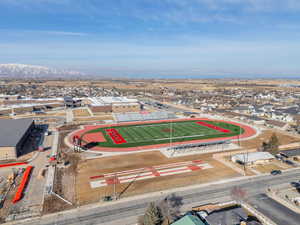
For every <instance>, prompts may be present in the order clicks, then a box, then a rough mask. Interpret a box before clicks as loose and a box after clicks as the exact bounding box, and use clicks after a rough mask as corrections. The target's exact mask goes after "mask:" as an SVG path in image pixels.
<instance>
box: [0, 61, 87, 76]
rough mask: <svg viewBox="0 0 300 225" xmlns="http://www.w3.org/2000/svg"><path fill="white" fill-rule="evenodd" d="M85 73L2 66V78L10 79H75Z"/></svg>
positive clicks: (43, 67) (21, 66)
mask: <svg viewBox="0 0 300 225" xmlns="http://www.w3.org/2000/svg"><path fill="white" fill-rule="evenodd" d="M82 75H85V74H84V73H81V72H78V71H73V70H65V69H55V68H49V67H45V66H36V65H25V64H0V77H9V78H71V77H72V78H74V77H80V76H82Z"/></svg>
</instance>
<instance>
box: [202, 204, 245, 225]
mask: <svg viewBox="0 0 300 225" xmlns="http://www.w3.org/2000/svg"><path fill="white" fill-rule="evenodd" d="M247 217H248V216H247V213H246V212H245V210H244V209H242V208H233V209H228V210H219V211H215V212H213V213H210V214H209V215H208V216H207V217H205V220H206V221H207V222H208V224H210V225H220V224H228V225H229V224H239V222H240V221H243V220H244V221H245V220H246V219H247Z"/></svg>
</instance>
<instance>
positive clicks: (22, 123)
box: [0, 118, 33, 147]
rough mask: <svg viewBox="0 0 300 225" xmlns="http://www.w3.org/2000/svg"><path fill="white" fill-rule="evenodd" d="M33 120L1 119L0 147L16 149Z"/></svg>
mask: <svg viewBox="0 0 300 225" xmlns="http://www.w3.org/2000/svg"><path fill="white" fill-rule="evenodd" d="M32 123H33V119H30V118H25V119H0V128H1V129H0V147H15V146H16V145H17V144H18V143H19V141H20V139H21V138H22V137H23V136H24V134H25V133H26V131H27V130H28V128H29V127H30V126H31V124H32Z"/></svg>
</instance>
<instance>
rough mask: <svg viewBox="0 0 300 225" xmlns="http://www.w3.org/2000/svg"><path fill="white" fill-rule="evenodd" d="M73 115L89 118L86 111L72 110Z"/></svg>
mask: <svg viewBox="0 0 300 225" xmlns="http://www.w3.org/2000/svg"><path fill="white" fill-rule="evenodd" d="M73 114H74V116H75V117H82V116H91V115H90V113H89V111H88V110H87V109H73Z"/></svg>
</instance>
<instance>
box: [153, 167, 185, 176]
mask: <svg viewBox="0 0 300 225" xmlns="http://www.w3.org/2000/svg"><path fill="white" fill-rule="evenodd" d="M188 169H189V168H182V169H175V170H169V171H166V172H159V173H160V174H168V173H170V175H172V173H174V172H180V171H187V170H188ZM174 175H175V174H174Z"/></svg>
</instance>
